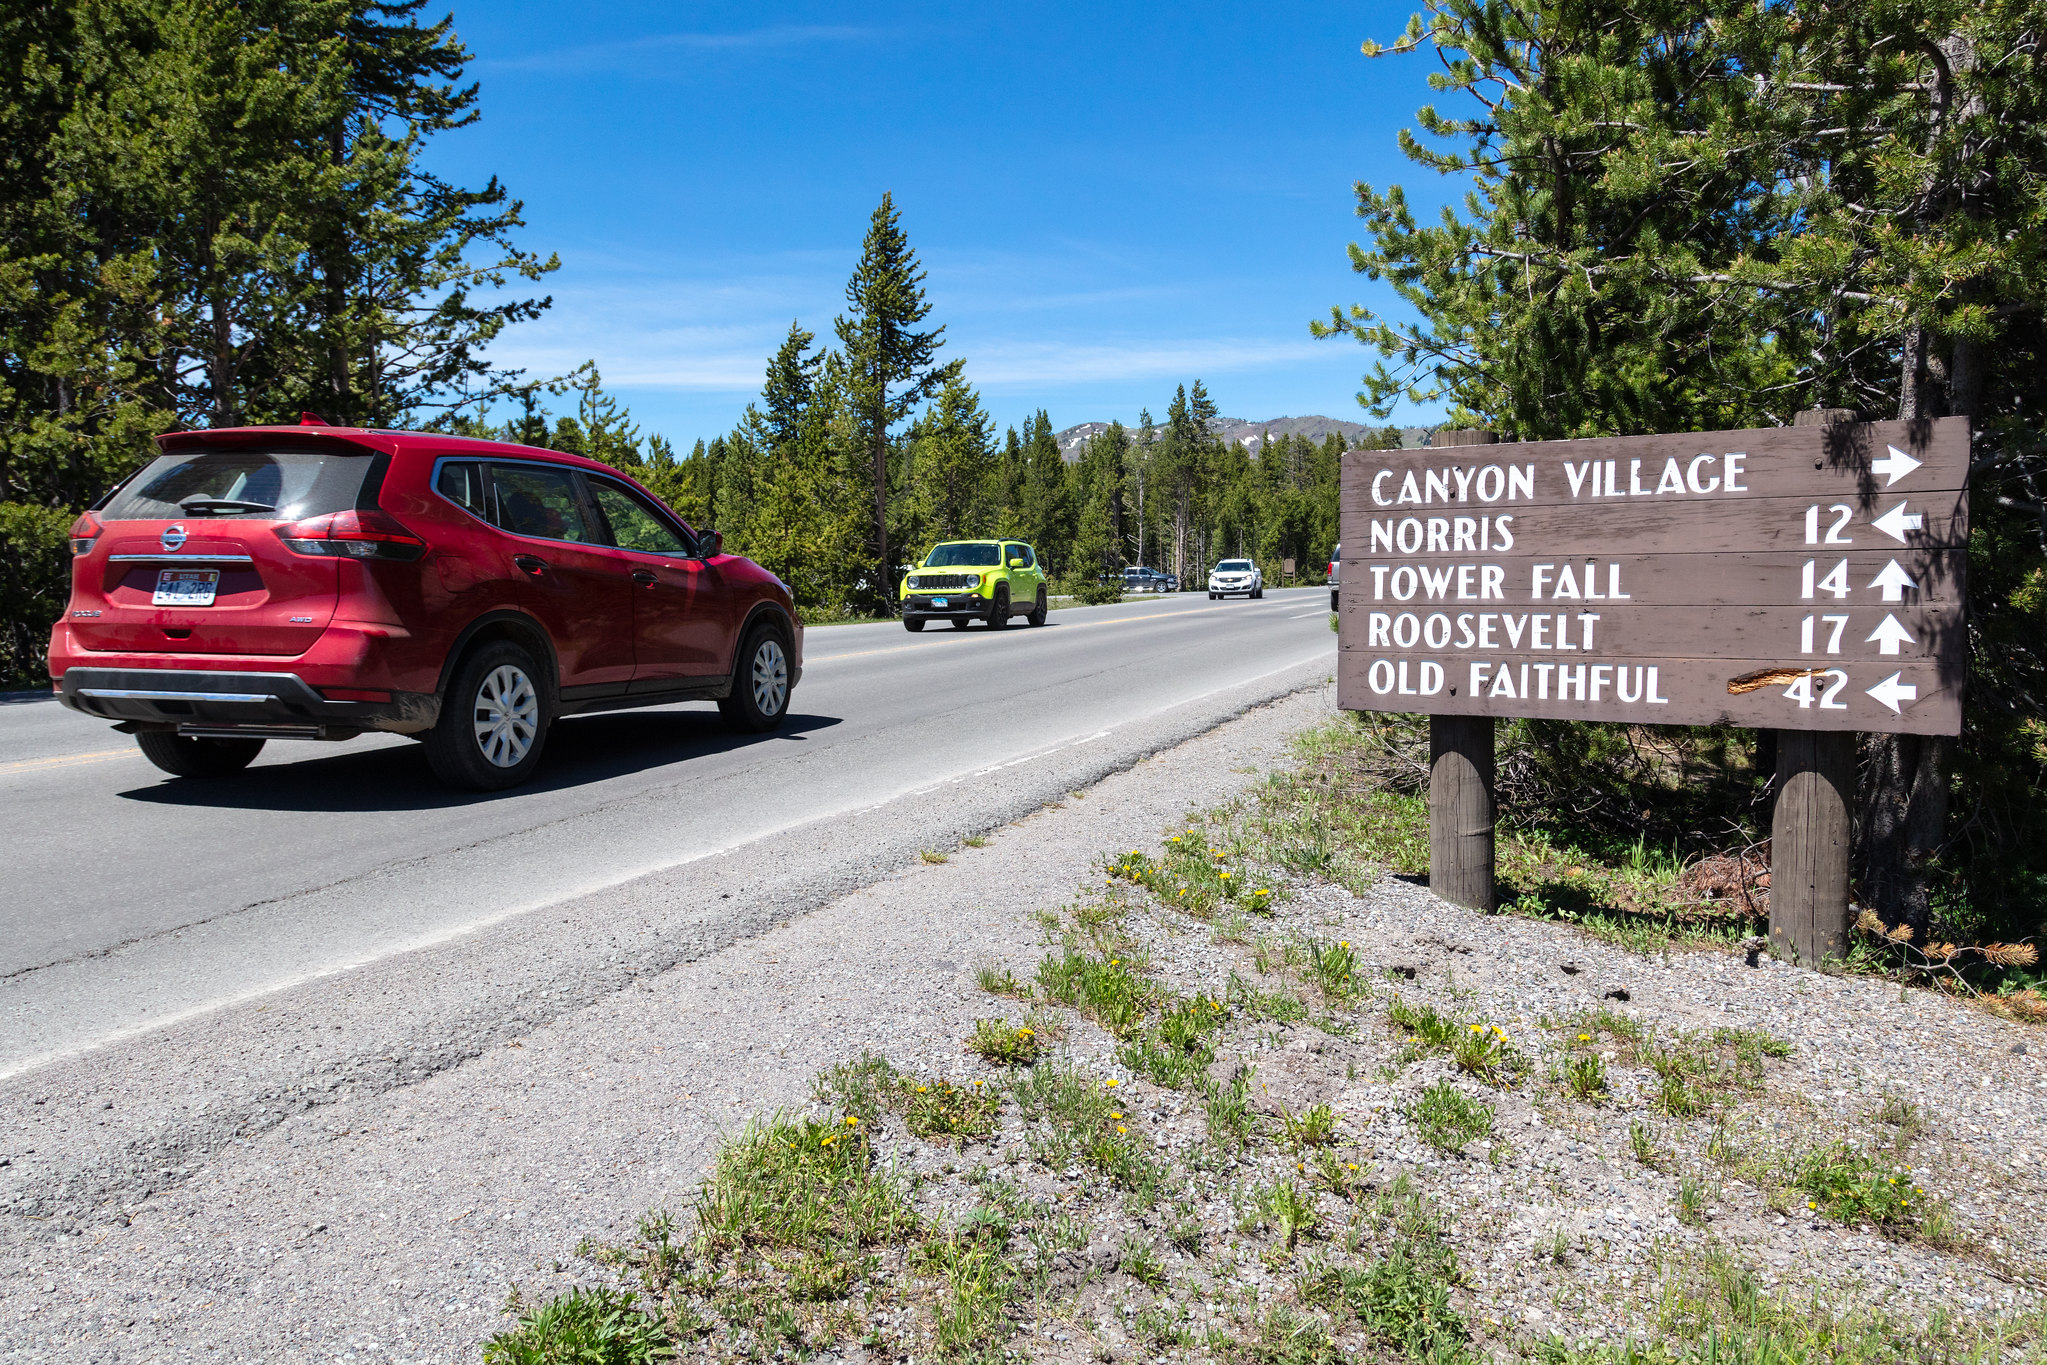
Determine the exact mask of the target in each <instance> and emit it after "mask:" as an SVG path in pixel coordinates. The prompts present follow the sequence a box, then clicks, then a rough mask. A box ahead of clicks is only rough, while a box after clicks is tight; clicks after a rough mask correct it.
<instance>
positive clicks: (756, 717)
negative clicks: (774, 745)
mask: <svg viewBox="0 0 2047 1365" xmlns="http://www.w3.org/2000/svg"><path fill="white" fill-rule="evenodd" d="M790 688H791V684H790V682H789V646H788V645H787V644H786V643H785V642H784V641H783V639H782V632H781V631H779V630H776V629H775V628H774V627H773V626H771V625H769V624H767V623H766V622H762V623H761V624H760V625H757V626H755V627H754V628H753V629H752V630H749V631H748V632H747V633H746V640H745V642H744V643H743V644H741V645H740V647H739V657H738V658H736V659H734V660H733V664H732V695H731V696H729V697H726V698H724V699H723V700H721V701H720V702H719V703H718V710H719V711H720V712H721V713H722V714H723V715H724V717H725V724H726V725H727V726H728V727H729V728H731V729H734V730H737V731H739V732H740V733H741V734H747V735H758V734H763V733H765V732H766V731H769V730H773V729H776V728H778V727H779V726H780V725H781V724H782V722H783V721H784V720H785V719H787V717H788V715H789V692H790Z"/></svg>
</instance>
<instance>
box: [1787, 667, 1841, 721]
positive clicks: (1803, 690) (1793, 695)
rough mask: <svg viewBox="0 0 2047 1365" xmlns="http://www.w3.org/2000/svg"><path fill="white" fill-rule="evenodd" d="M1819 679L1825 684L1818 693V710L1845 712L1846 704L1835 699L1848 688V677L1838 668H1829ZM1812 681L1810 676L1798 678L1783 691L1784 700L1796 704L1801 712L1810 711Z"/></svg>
mask: <svg viewBox="0 0 2047 1365" xmlns="http://www.w3.org/2000/svg"><path fill="white" fill-rule="evenodd" d="M1819 677H1820V678H1822V679H1825V680H1826V683H1827V688H1826V690H1825V691H1824V692H1822V693H1820V696H1819V703H1820V710H1822V711H1846V710H1847V709H1848V703H1847V702H1845V701H1836V700H1835V698H1836V697H1839V696H1840V695H1841V691H1842V689H1843V688H1845V687H1847V686H1848V675H1847V674H1846V673H1845V672H1843V671H1842V670H1840V669H1838V668H1830V669H1828V670H1826V672H1824V673H1821V674H1819ZM1813 681H1814V679H1813V676H1812V675H1811V674H1807V675H1806V676H1804V677H1801V678H1799V679H1798V680H1797V681H1796V682H1794V683H1792V684H1791V686H1789V687H1787V688H1785V689H1784V697H1785V699H1786V700H1787V701H1795V702H1797V703H1798V709H1799V710H1801V711H1810V710H1811V709H1812V703H1813V694H1812V685H1813Z"/></svg>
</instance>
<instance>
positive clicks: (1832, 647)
mask: <svg viewBox="0 0 2047 1365" xmlns="http://www.w3.org/2000/svg"><path fill="white" fill-rule="evenodd" d="M1815 621H1825V622H1826V623H1827V624H1828V625H1829V626H1830V627H1832V629H1831V630H1829V631H1828V632H1827V653H1829V654H1839V653H1840V652H1841V632H1842V631H1844V630H1846V629H1847V628H1848V618H1847V617H1845V616H1808V617H1806V618H1805V620H1804V621H1803V622H1801V623H1800V625H1799V627H1798V650H1799V653H1801V654H1810V653H1812V647H1813V623H1814V622H1815Z"/></svg>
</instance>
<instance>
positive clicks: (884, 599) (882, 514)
mask: <svg viewBox="0 0 2047 1365" xmlns="http://www.w3.org/2000/svg"><path fill="white" fill-rule="evenodd" d="M874 553H875V557H876V558H875V564H874V579H875V589H876V593H877V595H878V596H879V597H880V598H881V614H882V615H883V616H892V615H894V614H895V609H896V595H895V593H893V592H891V591H890V589H891V588H893V587H894V586H895V575H894V574H893V573H891V572H890V571H889V570H890V565H889V560H888V427H887V426H886V425H878V426H876V428H875V430H874Z"/></svg>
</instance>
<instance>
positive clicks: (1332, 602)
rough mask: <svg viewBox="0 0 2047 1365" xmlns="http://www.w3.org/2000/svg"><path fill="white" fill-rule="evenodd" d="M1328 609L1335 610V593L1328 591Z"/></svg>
mask: <svg viewBox="0 0 2047 1365" xmlns="http://www.w3.org/2000/svg"><path fill="white" fill-rule="evenodd" d="M1329 609H1330V610H1331V611H1335V610H1336V594H1335V593H1330V594H1329Z"/></svg>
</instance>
